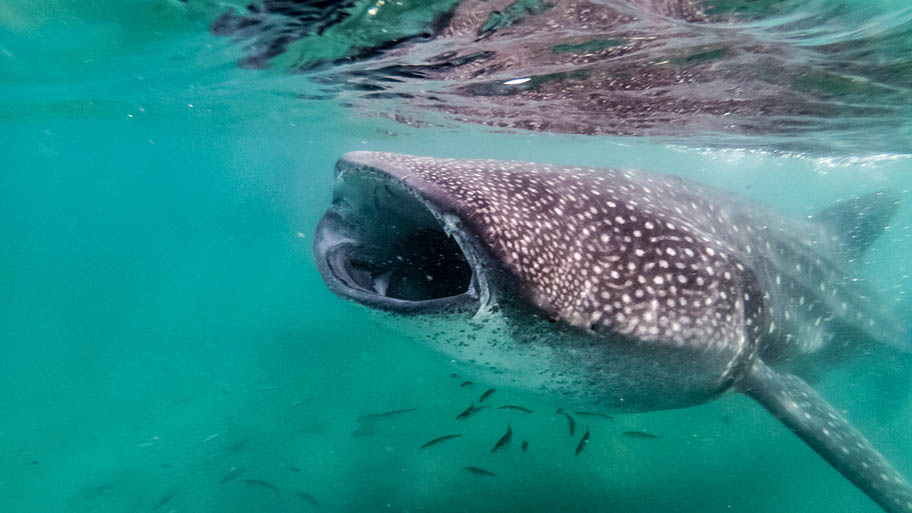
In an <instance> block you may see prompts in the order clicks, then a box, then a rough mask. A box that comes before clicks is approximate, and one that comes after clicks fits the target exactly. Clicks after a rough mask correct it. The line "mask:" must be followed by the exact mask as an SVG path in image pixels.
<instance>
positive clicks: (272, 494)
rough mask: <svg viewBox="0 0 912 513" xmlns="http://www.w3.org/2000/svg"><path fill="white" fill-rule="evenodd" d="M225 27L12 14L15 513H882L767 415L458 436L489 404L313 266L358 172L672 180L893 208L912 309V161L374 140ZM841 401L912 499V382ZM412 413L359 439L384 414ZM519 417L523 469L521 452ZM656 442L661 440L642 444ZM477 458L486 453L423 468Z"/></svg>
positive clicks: (902, 291) (373, 124) (800, 212)
mask: <svg viewBox="0 0 912 513" xmlns="http://www.w3.org/2000/svg"><path fill="white" fill-rule="evenodd" d="M898 5H900V4H893V5H888V3H886V2H881V3H879V4H877V5H874V4H871V6H869V7H868V8H869V9H872V10H875V11H876V12H875V14H876V15H878V16H883V15H884V13H889V12H891V9H898V8H899V7H897V6H898ZM222 11H223V7H221V6H219V5H215V4H208V5H204V4H202V3H193V2H190V3H188V4H183V3H180V2H170V1H152V0H149V1H136V2H131V3H129V4H124V3H110V4H95V5H92V6H84V5H82V3H80V2H69V1H64V0H59V1H56V2H51V1H43V2H26V1H24V0H23V1H18V0H14V1H7V2H5V3H4V5H3V6H0V154H2V159H0V418H2V422H0V441H2V447H3V454H4V455H3V457H2V458H0V461H2V463H0V509H2V510H4V511H17V512H18V511H21V512H25V511H36V512H37V511H87V510H91V511H150V510H153V509H154V510H156V511H174V512H183V511H187V512H190V511H213V512H215V511H219V512H231V511H235V512H253V511H283V512H284V511H289V512H290V511H309V510H313V511H317V510H323V511H347V512H364V511H393V512H405V511H438V512H443V511H446V512H450V511H452V512H457V511H459V512H462V511H465V512H470V511H471V512H473V513H476V512H485V511H530V512H531V511H542V512H545V511H580V512H582V511H624V512H657V511H675V512H682V513H683V512H709V511H741V512H787V511H820V512H824V511H825V512H836V511H846V512H849V511H852V512H876V511H879V509H878V508H877V506H876V505H874V504H873V503H872V502H871V501H870V500H869V499H868V498H867V497H866V496H864V495H863V494H862V493H861V492H859V491H858V490H856V489H855V488H854V487H852V486H851V485H850V484H849V483H848V482H847V481H845V480H844V479H843V478H842V477H841V476H840V475H839V474H838V473H837V472H835V471H834V470H833V469H832V468H830V467H829V466H828V465H827V464H825V463H824V462H823V461H822V460H821V459H820V458H819V457H818V456H817V455H816V454H814V453H813V452H812V451H811V450H810V449H809V448H807V447H806V446H805V445H804V444H803V443H802V442H801V441H800V440H798V439H797V438H796V437H794V436H793V435H792V434H791V433H790V432H788V430H787V429H786V428H784V427H783V426H781V425H780V424H779V423H778V422H776V421H775V419H773V418H772V417H771V416H769V415H768V414H767V413H766V412H765V411H764V410H763V409H762V408H761V407H760V406H758V405H756V404H754V403H753V402H751V401H749V400H748V399H746V398H744V397H742V396H734V395H729V396H726V397H724V398H723V399H721V400H719V401H716V402H714V403H711V404H707V405H704V406H701V407H697V408H691V409H687V410H680V411H668V412H656V413H650V414H642V415H628V416H619V417H616V418H615V419H614V420H613V421H612V420H607V419H603V418H598V417H588V418H587V417H582V416H577V418H576V421H577V424H578V425H577V430H582V429H585V428H589V429H590V431H591V441H590V443H589V445H588V446H587V448H586V450H585V451H584V452H583V453H581V454H580V455H578V456H575V455H574V449H575V448H576V445H577V442H578V439H579V434H580V433H579V431H578V432H576V434H575V437H574V438H571V437H570V436H569V435H568V428H567V422H566V419H565V418H564V417H562V416H561V415H558V414H556V413H555V412H554V408H555V405H551V404H541V403H536V402H534V401H531V400H529V399H527V398H524V397H518V396H512V395H510V394H508V393H506V392H503V391H500V392H497V393H496V394H495V395H494V396H492V397H491V399H489V401H492V402H493V404H494V405H502V404H510V403H515V404H521V405H523V406H525V407H527V408H529V409H531V410H533V411H534V413H531V414H524V413H522V412H519V413H515V412H514V413H510V412H507V411H505V410H500V409H495V408H489V409H487V410H485V411H482V412H480V413H479V414H478V415H476V416H474V417H472V418H471V419H469V421H457V420H456V419H455V416H456V414H458V413H459V412H460V411H462V410H463V409H465V407H466V406H468V404H469V402H470V401H472V400H473V399H477V397H478V395H480V394H481V392H482V391H484V390H485V389H486V388H487V387H486V386H485V384H483V383H476V384H474V385H473V386H471V387H460V386H459V383H460V381H461V379H455V378H453V377H451V376H450V373H451V369H450V368H449V367H448V366H447V365H446V362H444V361H441V360H440V358H439V357H437V356H436V355H434V354H432V353H430V352H429V351H427V350H425V349H423V348H422V347H420V346H419V345H418V344H416V343H414V342H412V341H410V340H409V339H407V338H405V337H403V336H402V335H399V334H396V333H392V332H388V331H385V330H384V329H383V328H382V327H379V326H378V325H377V324H375V322H374V320H373V317H372V316H371V315H370V314H369V313H368V312H367V311H366V310H365V309H363V308H361V307H358V306H355V305H353V304H349V303H346V302H343V301H341V300H339V299H338V298H336V297H335V296H333V295H332V294H331V293H330V292H329V291H328V290H326V288H325V286H324V285H323V283H322V281H321V279H320V277H319V275H318V273H317V271H316V269H315V266H314V264H313V261H312V256H311V249H310V245H311V243H312V235H313V229H314V226H315V224H316V222H317V220H318V219H319V217H320V215H321V214H322V212H323V211H324V210H325V208H326V206H327V204H328V201H329V197H330V193H331V186H332V183H331V177H332V166H333V163H334V161H335V159H336V158H338V156H339V155H341V154H342V153H343V152H345V151H349V150H354V149H374V150H383V151H394V152H402V153H414V154H426V155H433V156H454V157H465V158H470V157H471V158H501V159H519V160H531V161H547V162H557V163H566V164H584V165H599V166H611V167H631V168H638V169H648V170H654V171H660V172H669V173H674V174H679V175H681V176H685V177H688V178H691V179H694V180H698V181H701V182H705V183H710V184H713V185H716V186H718V187H721V188H725V189H729V190H731V191H734V192H737V193H739V194H742V195H744V196H748V197H752V198H754V199H757V200H759V201H761V202H763V203H766V204H768V205H771V206H773V207H775V208H777V209H779V210H780V211H783V212H785V213H787V214H790V215H794V216H807V215H810V214H813V213H814V212H815V211H817V210H818V209H820V208H822V207H824V206H826V205H828V204H830V203H831V202H832V201H835V200H837V199H841V198H846V197H849V196H854V195H856V194H860V193H862V192H869V191H874V190H878V189H892V190H896V191H901V193H902V196H903V199H904V201H905V205H904V206H903V207H902V209H901V211H900V213H899V217H898V218H897V219H896V220H895V222H894V223H893V224H891V226H890V228H889V229H888V230H886V231H885V233H884V235H883V237H882V238H881V239H880V240H879V241H878V242H877V244H876V245H875V247H874V248H873V249H872V251H871V252H870V253H868V255H867V257H866V258H865V261H864V262H860V263H859V265H858V266H857V269H856V270H855V271H857V273H858V275H859V276H863V277H866V278H869V279H871V280H872V281H873V282H874V283H875V285H876V286H877V288H878V289H880V290H882V291H883V293H884V297H885V298H887V300H888V301H891V302H895V303H896V307H897V308H900V309H903V308H905V309H906V311H908V308H909V305H910V302H909V300H908V295H909V294H910V292H909V291H910V290H912V288H910V287H912V279H910V274H912V260H910V255H912V195H910V193H909V191H910V189H912V158H910V157H909V155H907V154H903V153H902V152H901V151H896V152H885V153H880V152H879V153H876V154H874V155H871V154H866V155H861V153H863V152H858V153H857V154H856V153H849V152H844V153H840V154H833V155H830V154H815V155H798V154H781V153H765V152H762V151H758V150H750V151H740V150H731V149H727V150H711V149H710V150H707V149H698V148H688V147H685V146H683V145H674V146H672V145H668V144H666V143H660V142H656V141H651V140H649V139H638V138H620V137H609V136H604V137H586V136H574V135H549V134H541V133H532V132H510V133H500V132H495V131H491V130H489V129H485V128H480V127H477V126H471V125H465V126H464V125H453V124H447V125H446V126H445V127H433V126H426V127H421V128H415V127H410V126H406V125H402V124H397V123H395V122H393V121H387V120H384V119H378V118H376V117H373V116H369V117H362V116H360V114H361V113H363V111H361V110H358V109H349V108H345V107H344V106H341V105H339V103H338V102H336V101H334V100H332V99H327V100H322V101H320V100H311V101H305V100H302V99H299V98H298V97H297V95H298V94H301V93H302V91H306V90H308V88H310V87H312V86H311V85H308V84H306V80H305V79H304V77H302V75H300V74H289V73H285V72H283V71H282V70H269V69H267V70H249V69H242V68H239V67H237V66H236V62H237V60H238V59H239V58H240V57H241V56H242V54H243V51H242V48H241V45H239V44H237V43H232V40H231V39H230V38H221V37H216V36H214V35H212V34H210V33H209V32H208V29H209V25H210V24H211V23H212V21H213V20H214V19H215V18H216V17H217V16H218V15H219V14H220V13H221V12H222ZM842 21H843V22H845V21H846V20H845V19H843V20H842ZM859 155H860V156H859ZM818 389H819V390H820V391H821V393H822V394H823V395H825V396H826V397H827V398H828V399H830V400H831V401H832V403H833V404H835V405H837V406H838V407H840V408H844V409H846V410H847V411H848V412H849V416H850V418H852V419H853V421H855V423H856V424H857V425H858V427H859V428H860V429H861V430H862V431H863V432H865V433H866V434H867V435H868V436H869V438H870V439H871V440H872V442H874V443H875V445H877V446H878V447H879V448H880V449H881V451H882V452H883V453H884V454H885V455H886V456H888V457H889V458H890V459H891V460H892V462H893V463H894V465H896V467H897V468H898V469H899V470H900V471H902V472H903V473H904V474H905V475H907V476H910V475H912V458H910V457H909V454H912V428H910V418H912V404H910V400H909V397H908V395H907V390H906V387H905V386H904V384H903V383H901V380H895V379H881V378H879V377H878V376H877V369H874V368H864V367H861V368H859V367H858V366H852V364H851V363H846V364H845V365H838V366H836V368H835V369H834V370H833V371H832V372H830V373H828V374H826V375H825V376H821V378H820V381H819V382H818ZM410 408H415V410H414V411H411V412H407V413H403V414H401V415H397V416H391V417H388V418H384V419H382V420H379V421H376V422H371V423H369V424H370V425H369V426H367V427H368V428H369V429H366V432H367V434H365V431H361V432H360V434H359V435H357V436H353V433H356V432H357V430H359V428H362V427H363V425H364V423H363V422H359V421H358V420H357V419H358V418H359V417H360V416H361V415H364V414H369V413H377V412H383V411H388V410H396V409H410ZM508 420H509V421H510V422H511V423H512V424H511V425H512V428H513V430H514V441H513V444H512V446H511V447H510V448H509V450H507V451H505V452H498V453H496V454H491V453H490V448H491V446H492V445H493V444H494V442H496V441H497V439H498V438H499V437H500V436H501V435H502V434H503V431H504V428H505V426H506V424H507V421H508ZM635 430H646V431H648V432H650V433H654V434H656V435H660V438H656V439H636V438H631V437H625V436H622V435H621V433H623V432H625V431H635ZM449 433H462V434H463V438H461V439H454V440H451V441H448V442H445V443H442V444H440V445H438V446H434V447H431V448H428V449H424V450H419V446H421V445H422V444H423V443H424V442H427V441H428V440H430V439H432V438H435V437H438V436H441V435H444V434H449ZM521 440H526V441H528V443H529V449H528V451H525V452H523V451H522V450H521V449H520V441H521ZM465 466H478V467H482V468H485V469H487V470H489V471H491V472H493V473H495V474H496V477H493V478H492V477H487V476H479V475H475V474H472V473H469V472H466V471H465V470H464V467H465ZM235 469H237V470H241V469H243V470H244V471H243V473H241V474H238V475H237V476H235V477H233V478H232V479H230V480H227V481H226V478H231V477H232V474H233V473H236V470H235ZM233 470H235V472H232V471H233ZM245 480H246V481H245ZM222 481H226V482H222ZM267 484H268V486H267ZM270 486H274V487H275V488H276V489H273V488H270ZM311 499H312V500H311Z"/></svg>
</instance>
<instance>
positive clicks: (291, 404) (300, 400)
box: [286, 397, 313, 409]
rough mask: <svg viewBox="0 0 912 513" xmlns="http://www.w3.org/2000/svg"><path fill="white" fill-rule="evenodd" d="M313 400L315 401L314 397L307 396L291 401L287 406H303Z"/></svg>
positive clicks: (289, 407)
mask: <svg viewBox="0 0 912 513" xmlns="http://www.w3.org/2000/svg"><path fill="white" fill-rule="evenodd" d="M311 401H313V397H308V398H306V399H298V400H297V401H294V402H292V403H289V404H288V406H287V407H286V408H288V409H291V408H296V407H298V406H301V405H303V404H307V403H309V402H311Z"/></svg>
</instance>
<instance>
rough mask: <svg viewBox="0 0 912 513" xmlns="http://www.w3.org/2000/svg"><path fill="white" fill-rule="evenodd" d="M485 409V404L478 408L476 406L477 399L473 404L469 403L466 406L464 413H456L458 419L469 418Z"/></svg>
mask: <svg viewBox="0 0 912 513" xmlns="http://www.w3.org/2000/svg"><path fill="white" fill-rule="evenodd" d="M483 409H485V407H484V406H479V407H477V408H476V407H475V401H472V404H471V405H469V407H468V408H466V409H465V410H464V411H463V412H462V413H460V414H459V415H456V419H457V420H458V419H467V418H469V417H471V416H472V415H475V414H476V413H478V412H479V411H481V410H483Z"/></svg>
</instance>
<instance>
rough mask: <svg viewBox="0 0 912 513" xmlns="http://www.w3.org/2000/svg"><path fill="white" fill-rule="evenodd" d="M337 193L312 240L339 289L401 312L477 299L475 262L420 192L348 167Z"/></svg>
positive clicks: (329, 277)
mask: <svg viewBox="0 0 912 513" xmlns="http://www.w3.org/2000/svg"><path fill="white" fill-rule="evenodd" d="M334 196H335V197H334V201H333V206H332V208H331V209H330V210H329V211H327V213H326V214H325V215H324V216H323V219H322V220H321V221H320V224H319V226H318V227H317V239H316V241H315V243H314V250H315V253H316V258H317V263H318V267H319V268H320V272H321V274H322V275H323V279H324V280H325V281H326V283H327V285H329V287H330V288H331V289H332V290H333V291H334V292H336V293H337V294H339V295H341V296H343V297H348V298H350V299H354V300H356V301H358V302H361V303H363V304H366V305H368V306H371V307H374V308H381V309H384V310H395V311H400V312H408V311H412V312H421V311H435V310H445V309H452V308H454V307H461V306H465V305H468V304H471V303H477V294H476V293H475V289H476V286H475V276H474V272H473V268H472V265H471V263H470V259H469V258H467V257H466V253H465V252H464V251H463V249H462V247H461V246H460V244H459V243H458V242H457V241H456V240H455V239H454V238H453V237H451V236H450V235H449V234H448V233H447V231H446V230H445V229H444V227H443V226H442V225H441V222H440V221H439V220H438V217H437V216H435V215H434V214H433V213H432V212H431V211H430V209H429V205H428V203H427V201H426V200H425V199H423V198H421V197H420V195H418V194H417V193H415V192H414V191H410V190H407V189H406V188H405V186H403V185H401V184H400V183H399V182H398V181H396V180H390V179H388V178H387V177H384V176H383V175H377V174H376V173H368V172H363V171H362V172H356V171H351V172H348V173H343V174H342V175H340V177H339V178H338V179H337V182H336V187H335V191H334Z"/></svg>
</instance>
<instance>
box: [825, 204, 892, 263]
mask: <svg viewBox="0 0 912 513" xmlns="http://www.w3.org/2000/svg"><path fill="white" fill-rule="evenodd" d="M898 208H899V198H897V197H896V195H895V194H892V193H889V192H884V191H882V192H875V193H872V194H867V195H865V196H859V197H857V198H852V199H848V200H843V201H839V202H837V203H835V204H833V205H831V206H829V207H827V208H825V209H823V210H821V211H820V212H818V213H817V215H815V216H814V217H813V219H815V220H816V221H817V222H819V223H821V224H824V225H825V226H827V228H829V230H830V231H831V232H832V233H833V235H835V236H836V237H837V238H838V239H839V240H840V242H841V243H842V245H843V251H844V252H845V257H846V259H848V260H854V259H856V258H858V257H860V256H861V255H862V254H864V252H865V251H866V250H867V249H868V248H869V247H870V246H871V244H873V243H874V241H875V240H877V237H879V236H880V234H882V233H883V232H884V227H885V226H887V225H889V224H890V219H892V218H893V214H895V213H896V210H897V209H898Z"/></svg>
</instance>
